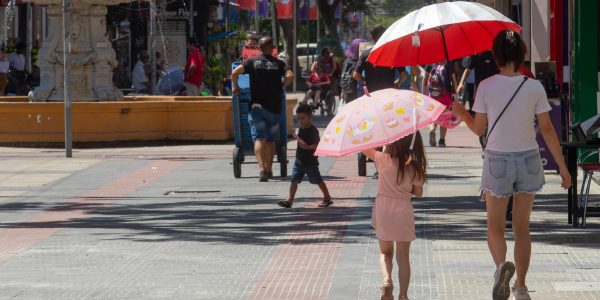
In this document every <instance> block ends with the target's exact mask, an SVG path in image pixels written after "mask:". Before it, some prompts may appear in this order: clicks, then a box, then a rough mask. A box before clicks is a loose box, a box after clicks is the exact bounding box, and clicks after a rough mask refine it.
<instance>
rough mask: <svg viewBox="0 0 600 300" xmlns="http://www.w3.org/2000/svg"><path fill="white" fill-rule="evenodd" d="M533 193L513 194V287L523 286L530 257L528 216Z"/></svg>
mask: <svg viewBox="0 0 600 300" xmlns="http://www.w3.org/2000/svg"><path fill="white" fill-rule="evenodd" d="M534 197H535V195H533V194H523V193H522V194H515V195H514V197H513V221H512V222H513V226H512V227H513V233H514V235H515V269H516V273H517V279H516V282H515V287H517V288H519V287H524V286H525V276H526V275H527V270H528V269H529V261H530V259H531V236H530V234H529V217H530V215H531V209H532V207H533V198H534Z"/></svg>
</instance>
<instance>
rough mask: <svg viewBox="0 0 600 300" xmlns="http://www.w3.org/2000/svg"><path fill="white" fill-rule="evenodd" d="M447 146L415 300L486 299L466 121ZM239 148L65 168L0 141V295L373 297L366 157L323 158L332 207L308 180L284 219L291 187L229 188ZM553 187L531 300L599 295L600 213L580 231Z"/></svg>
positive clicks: (424, 227)
mask: <svg viewBox="0 0 600 300" xmlns="http://www.w3.org/2000/svg"><path fill="white" fill-rule="evenodd" d="M447 143H448V145H449V147H448V148H445V149H441V148H428V158H429V164H430V169H429V172H430V175H431V176H430V180H429V182H428V184H427V185H426V191H425V197H424V198H423V199H417V200H414V205H415V208H416V218H417V237H418V239H417V240H416V241H415V242H414V243H413V245H412V248H411V249H412V252H411V255H412V267H413V268H412V275H413V276H412V283H411V287H410V296H411V299H489V298H490V297H489V291H490V289H491V284H492V273H493V267H492V262H491V258H490V256H489V254H488V251H487V245H486V243H485V219H484V217H485V212H484V206H483V204H482V203H480V202H478V201H477V197H476V196H477V195H478V192H477V186H478V183H479V180H480V172H481V159H480V156H479V155H480V153H479V150H478V147H477V142H476V140H475V139H473V138H472V137H470V136H469V134H468V133H467V132H466V129H465V128H464V127H459V128H458V129H455V130H452V131H450V134H449V136H448V142H447ZM294 146H295V145H294V144H293V143H290V147H289V148H294ZM231 149H232V146H231V145H188V146H173V147H139V148H110V149H83V150H82V149H77V150H76V151H75V152H74V156H75V158H73V159H64V158H62V152H61V151H60V149H25V148H0V166H1V167H0V299H82V298H98V299H146V298H150V299H377V296H378V289H377V286H378V284H379V283H380V280H381V278H380V274H379V268H378V244H377V240H376V239H375V238H374V234H373V232H372V230H371V229H370V226H369V218H370V207H371V204H372V201H373V196H374V195H375V192H376V182H375V180H373V179H371V178H364V177H357V176H356V172H357V170H356V159H355V158H354V157H353V156H348V157H345V158H341V159H337V160H335V159H331V158H321V160H320V161H321V170H322V172H323V173H325V174H327V178H326V180H327V183H328V185H329V187H330V190H331V192H332V195H333V196H334V197H335V200H334V201H335V203H334V205H333V206H331V207H329V208H327V209H320V208H317V207H316V204H317V203H318V201H319V197H320V192H319V191H318V189H317V188H316V187H315V186H312V185H309V184H301V185H300V188H299V193H298V200H297V202H296V203H295V204H294V208H292V209H288V210H285V209H281V208H279V207H277V206H276V205H275V204H274V203H275V201H276V200H279V199H281V198H283V197H285V195H286V194H287V189H288V187H289V182H287V181H284V180H278V179H277V180H274V181H272V182H269V183H266V184H262V183H261V184H259V183H258V182H257V181H258V180H257V177H256V175H255V173H257V172H256V167H255V166H254V165H244V166H243V176H244V178H242V179H233V176H232V170H231V166H230V164H229V162H230V156H231ZM290 154H293V151H290ZM372 168H373V167H372V165H371V164H369V169H370V171H371V172H372ZM547 181H548V183H549V184H548V185H547V186H546V187H545V189H544V190H543V192H542V193H541V195H540V196H539V197H538V200H537V202H536V205H535V208H534V213H533V216H532V225H531V227H532V232H533V240H534V245H533V253H534V254H533V260H532V263H531V269H530V274H529V276H528V284H529V287H530V289H531V290H533V291H534V292H533V293H532V297H533V299H600V220H599V219H596V218H590V219H588V220H589V221H588V228H587V229H581V228H572V227H571V226H570V225H568V224H567V223H566V200H565V198H566V193H565V192H564V191H562V190H561V189H560V188H559V187H558V177H557V176H556V175H554V174H551V173H548V174H547ZM594 192H595V193H600V190H598V189H597V190H596V191H594ZM507 236H508V237H509V240H511V241H512V235H511V234H510V233H508V234H507ZM510 248H512V242H511V243H510V244H509V249H510ZM509 252H511V253H512V251H510V250H509ZM510 256H511V254H510V253H509V257H510Z"/></svg>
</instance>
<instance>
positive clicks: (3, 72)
mask: <svg viewBox="0 0 600 300" xmlns="http://www.w3.org/2000/svg"><path fill="white" fill-rule="evenodd" d="M9 67H10V62H9V61H8V56H7V55H6V52H5V51H4V49H3V48H2V47H0V96H4V90H5V89H6V85H8V69H9Z"/></svg>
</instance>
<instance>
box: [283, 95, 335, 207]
mask: <svg viewBox="0 0 600 300" xmlns="http://www.w3.org/2000/svg"><path fill="white" fill-rule="evenodd" d="M296 118H298V123H300V130H299V131H298V136H297V137H296V138H297V140H298V147H297V148H296V162H295V163H294V168H293V169H292V184H291V185H290V193H289V196H288V199H287V200H281V201H279V202H277V204H278V205H279V206H281V207H285V208H290V207H292V204H293V203H294V196H295V195H296V190H297V189H298V184H299V183H300V182H302V179H303V178H304V174H306V176H307V177H308V182H310V183H312V184H316V185H318V186H319V189H321V192H323V202H321V203H320V204H319V207H327V206H329V205H331V204H332V203H333V201H331V196H330V195H329V191H328V190H327V185H325V182H324V181H323V179H322V178H321V173H320V172H319V159H318V157H316V156H315V149H317V145H318V144H319V130H317V128H316V127H315V126H313V124H312V123H311V120H312V109H311V107H310V106H309V105H308V104H304V103H301V104H300V105H298V108H296Z"/></svg>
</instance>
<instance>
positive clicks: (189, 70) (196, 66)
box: [184, 37, 205, 96]
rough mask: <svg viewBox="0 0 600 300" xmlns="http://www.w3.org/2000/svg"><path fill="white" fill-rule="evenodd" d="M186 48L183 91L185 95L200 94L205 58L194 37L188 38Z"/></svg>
mask: <svg viewBox="0 0 600 300" xmlns="http://www.w3.org/2000/svg"><path fill="white" fill-rule="evenodd" d="M187 49H188V52H189V54H188V58H187V63H186V64H185V82H184V85H185V92H186V95H187V96H200V90H201V86H202V80H203V79H204V65H205V60H204V55H203V54H202V52H201V51H200V44H199V42H198V40H197V39H196V37H190V38H189V39H188V42H187Z"/></svg>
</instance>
